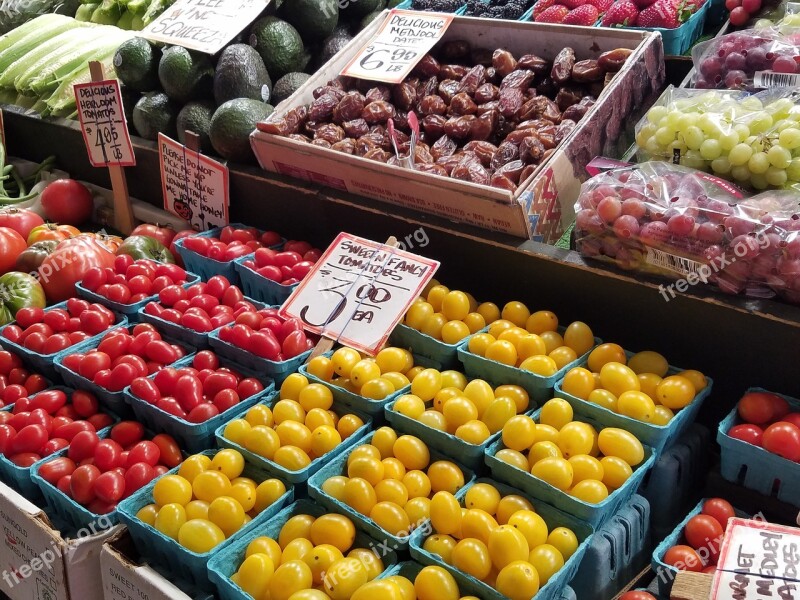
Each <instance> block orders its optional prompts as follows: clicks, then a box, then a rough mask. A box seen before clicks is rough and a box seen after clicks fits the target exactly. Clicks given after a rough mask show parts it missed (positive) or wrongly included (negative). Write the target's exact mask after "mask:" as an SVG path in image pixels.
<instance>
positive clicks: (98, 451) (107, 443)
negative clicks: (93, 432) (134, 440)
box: [94, 439, 123, 472]
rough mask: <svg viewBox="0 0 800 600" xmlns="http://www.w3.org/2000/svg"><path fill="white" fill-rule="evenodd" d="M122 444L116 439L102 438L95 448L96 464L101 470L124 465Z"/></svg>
mask: <svg viewBox="0 0 800 600" xmlns="http://www.w3.org/2000/svg"><path fill="white" fill-rule="evenodd" d="M121 455H122V446H120V445H119V444H118V443H117V442H115V441H114V440H109V439H105V440H100V442H99V443H98V444H97V446H96V447H95V449H94V464H95V465H97V468H98V469H100V470H101V471H103V472H105V471H110V470H111V469H116V468H117V467H121V466H123V464H122V463H121V461H120V458H121Z"/></svg>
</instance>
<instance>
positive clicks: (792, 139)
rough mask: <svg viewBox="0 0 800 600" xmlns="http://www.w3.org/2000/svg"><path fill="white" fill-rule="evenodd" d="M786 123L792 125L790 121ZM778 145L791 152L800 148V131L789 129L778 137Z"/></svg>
mask: <svg viewBox="0 0 800 600" xmlns="http://www.w3.org/2000/svg"><path fill="white" fill-rule="evenodd" d="M784 123H790V121H784ZM778 143H779V144H780V145H781V146H783V147H784V148H788V149H789V150H794V149H795V148H800V129H798V128H796V127H791V126H790V127H787V128H786V129H784V130H783V131H781V133H780V135H779V136H778Z"/></svg>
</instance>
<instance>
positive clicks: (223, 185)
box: [158, 133, 229, 231]
mask: <svg viewBox="0 0 800 600" xmlns="http://www.w3.org/2000/svg"><path fill="white" fill-rule="evenodd" d="M158 149H159V153H158V154H159V160H160V163H161V187H162V192H163V194H164V210H167V211H169V212H171V213H174V214H176V215H178V216H179V217H180V218H181V219H184V220H185V221H188V222H189V223H190V224H191V225H192V227H194V228H195V229H196V230H198V231H205V230H206V229H209V228H211V227H221V226H223V225H227V224H228V222H229V218H228V200H229V189H228V167H226V166H225V165H223V164H222V163H220V162H217V161H216V160H212V159H210V158H208V157H207V156H203V155H202V154H200V153H199V152H195V151H193V150H189V149H188V148H187V147H186V146H184V145H183V144H179V143H178V142H176V141H175V140H172V139H170V138H168V137H167V136H165V135H164V134H163V133H159V134H158Z"/></svg>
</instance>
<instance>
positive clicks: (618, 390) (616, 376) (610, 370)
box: [600, 362, 641, 398]
mask: <svg viewBox="0 0 800 600" xmlns="http://www.w3.org/2000/svg"><path fill="white" fill-rule="evenodd" d="M600 384H601V385H602V386H603V388H604V389H607V390H608V391H609V392H611V393H612V394H614V395H615V396H616V397H617V398H619V397H620V395H621V394H623V393H624V392H638V391H640V390H641V384H640V383H639V378H638V377H637V376H636V373H634V372H633V370H632V369H631V368H630V367H628V366H626V365H623V364H621V363H617V362H610V363H606V364H604V365H603V368H602V369H600Z"/></svg>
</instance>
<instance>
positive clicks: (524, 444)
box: [503, 405, 546, 451]
mask: <svg viewBox="0 0 800 600" xmlns="http://www.w3.org/2000/svg"><path fill="white" fill-rule="evenodd" d="M545 406H546V405H545ZM535 441H536V423H535V422H534V421H533V419H531V418H530V417H529V416H528V415H515V416H513V417H511V418H510V419H509V420H508V421H506V424H505V425H503V443H504V444H505V445H506V447H507V448H511V449H512V450H517V451H522V450H525V449H527V448H530V447H531V446H532V445H533V443H534V442H535Z"/></svg>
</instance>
